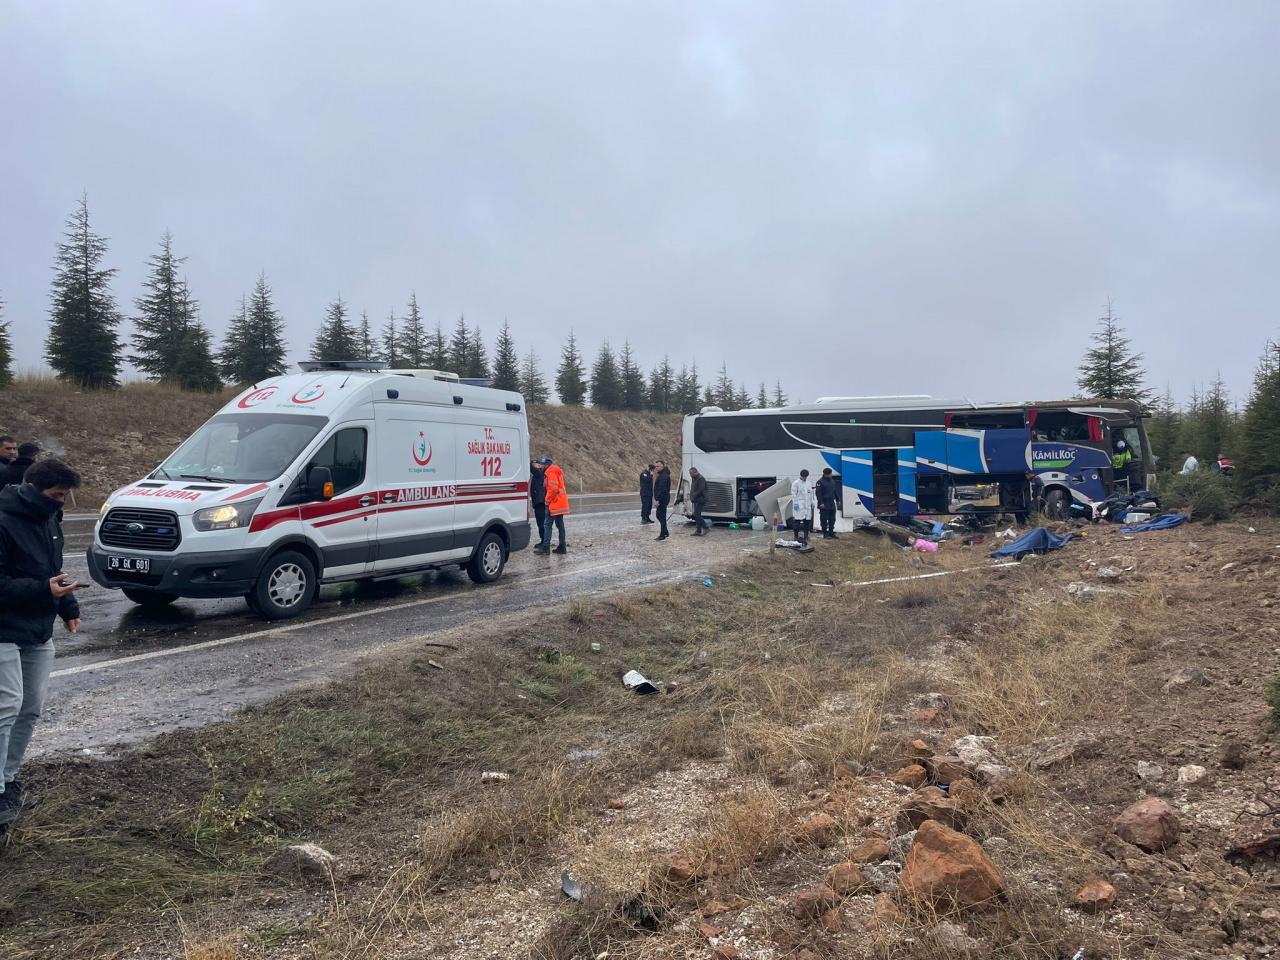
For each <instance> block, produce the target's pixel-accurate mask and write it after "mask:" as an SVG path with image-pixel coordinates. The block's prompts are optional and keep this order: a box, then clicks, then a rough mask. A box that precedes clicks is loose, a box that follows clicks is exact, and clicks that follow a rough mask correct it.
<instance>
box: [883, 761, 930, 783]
mask: <svg viewBox="0 0 1280 960" xmlns="http://www.w3.org/2000/svg"><path fill="white" fill-rule="evenodd" d="M889 779H890V780H892V781H893V782H894V783H900V784H902V785H903V786H904V787H910V788H911V789H912V790H914V789H915V788H916V787H923V786H924V785H925V784H926V783H928V782H929V771H928V770H926V769H925V768H924V767H922V766H920V764H918V763H909V764H907V765H906V766H905V767H903V768H902V769H901V770H899V771H898V772H897V773H895V774H894V775H893V776H892V777H890V778H889Z"/></svg>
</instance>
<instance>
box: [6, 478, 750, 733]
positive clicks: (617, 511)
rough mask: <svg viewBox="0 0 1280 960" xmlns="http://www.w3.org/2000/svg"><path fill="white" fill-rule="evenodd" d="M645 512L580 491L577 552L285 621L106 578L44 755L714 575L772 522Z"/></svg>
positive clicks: (69, 654)
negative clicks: (547, 615)
mask: <svg viewBox="0 0 1280 960" xmlns="http://www.w3.org/2000/svg"><path fill="white" fill-rule="evenodd" d="M638 521H639V515H638V509H637V507H636V504H635V498H634V497H633V496H631V495H608V496H599V497H593V498H582V497H579V498H575V501H574V514H573V515H572V516H571V517H570V519H569V524H568V527H569V531H568V532H569V550H570V552H569V554H568V555H567V556H551V557H545V556H540V555H536V554H534V553H533V552H532V551H529V550H525V551H521V552H520V553H517V554H515V555H514V556H513V557H512V558H511V561H510V563H509V564H508V565H507V568H506V571H505V573H504V574H503V577H502V579H501V580H500V581H499V582H498V583H496V584H492V585H490V586H486V587H477V586H476V585H474V584H472V583H471V581H470V580H469V579H468V578H467V576H466V574H465V573H464V572H462V571H460V570H457V569H456V568H451V569H449V570H445V571H438V572H435V573H432V574H428V575H427V576H425V577H419V578H413V579H411V580H402V581H394V582H388V583H381V584H366V585H359V586H357V585H345V586H343V587H334V588H326V589H325V590H324V591H323V592H322V594H321V600H320V602H318V603H317V604H316V605H315V606H314V607H313V608H312V609H311V610H310V611H308V613H307V614H306V615H305V616H303V617H300V618H299V619H297V620H291V621H286V622H284V623H283V624H273V623H269V622H267V621H264V620H262V619H261V618H259V617H257V616H255V615H253V614H251V613H250V612H249V610H248V608H247V607H246V606H245V604H244V601H243V600H240V599H234V600H179V601H178V602H177V603H175V604H174V605H173V606H172V607H170V608H168V609H165V610H163V611H159V612H153V611H144V610H142V609H141V608H139V607H135V606H134V605H133V604H131V603H130V602H129V601H127V600H126V599H125V598H124V597H123V595H122V594H120V593H118V592H117V591H112V590H104V589H102V588H100V587H97V586H96V585H95V586H94V587H92V588H90V589H86V590H85V591H83V593H82V594H81V595H80V601H81V611H82V619H83V623H84V625H83V629H82V631H81V633H80V634H78V635H74V636H73V635H70V634H66V633H64V632H62V630H61V627H59V628H57V630H58V632H57V633H56V634H55V642H56V644H57V647H58V657H57V661H56V663H55V664H54V672H53V680H52V685H51V689H50V693H49V698H48V702H47V704H46V707H45V712H44V718H43V719H42V721H41V723H40V725H39V727H38V728H37V732H36V736H35V739H34V740H33V742H32V745H31V750H30V755H41V754H48V753H51V752H63V751H79V752H84V753H90V754H104V753H107V752H109V749H110V748H111V747H112V746H113V745H117V744H128V743H134V742H137V741H139V740H142V739H144V738H146V737H147V736H150V735H152V734H155V733H159V732H162V731H165V730H172V729H175V728H177V727H181V726H198V725H202V724H205V723H209V722H213V721H216V720H220V719H224V718H225V717H227V716H229V715H230V714H231V713H233V712H234V711H235V710H237V709H239V708H240V707H243V706H245V705H248V704H252V703H256V702H260V701H262V700H265V699H268V698H270V697H272V696H274V695H276V694H279V693H281V692H283V691H285V690H288V689H290V688H292V687H295V686H299V685H302V684H309V683H316V682H320V681H323V680H324V679H326V678H328V677H330V676H332V675H333V674H334V673H335V672H336V671H338V670H340V669H342V668H343V667H344V666H347V665H349V664H351V663H352V662H353V661H355V660H357V659H359V658H361V657H364V656H368V655H370V654H374V653H377V652H378V651H379V650H381V649H384V648H386V647H387V646H389V645H394V644H399V643H403V642H405V641H408V640H413V639H421V638H424V637H428V636H430V635H431V634H433V633H436V632H439V631H443V630H448V629H451V628H454V627H459V626H465V625H467V624H469V623H471V622H474V621H477V620H479V619H481V618H484V619H492V618H493V617H494V616H495V615H502V614H508V613H517V612H520V611H524V610H528V609H530V608H534V607H539V606H546V605H550V604H554V603H558V602H560V601H562V600H565V599H569V598H571V597H576V596H585V595H592V594H601V593H609V592H616V591H620V590H625V589H628V588H632V587H636V586H641V585H646V584H650V583H658V582H664V581H671V580H678V579H681V578H685V577H698V578H701V576H703V575H704V571H706V570H707V569H708V568H709V567H711V566H712V565H714V564H716V563H718V562H722V561H723V560H724V559H725V558H726V557H729V556H737V555H739V554H740V552H741V549H742V548H743V547H746V546H749V545H751V544H759V543H763V542H765V541H766V540H767V536H768V535H767V534H754V533H751V532H749V531H745V530H740V531H730V530H727V529H720V530H717V531H715V532H714V533H713V534H712V535H711V536H710V537H707V538H706V539H699V540H695V539H692V538H690V537H689V536H688V534H689V528H688V527H687V526H685V524H684V523H683V522H678V523H676V524H674V525H673V527H672V532H673V537H672V539H671V540H669V541H667V542H666V543H661V544H659V543H655V542H654V540H653V538H654V536H656V532H655V531H656V529H657V528H656V527H655V526H645V527H642V526H641V525H640V524H639V522H638ZM92 526H93V525H92V522H91V521H89V520H79V519H75V518H68V522H67V524H66V533H67V546H68V549H67V557H68V559H67V563H66V572H67V573H68V574H71V575H72V576H75V577H77V578H80V579H87V578H88V571H87V569H86V566H85V562H84V549H85V548H86V547H87V545H88V543H89V540H90V538H91V537H92Z"/></svg>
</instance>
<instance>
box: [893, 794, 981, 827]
mask: <svg viewBox="0 0 1280 960" xmlns="http://www.w3.org/2000/svg"><path fill="white" fill-rule="evenodd" d="M968 819H969V817H968V814H967V813H966V812H965V810H964V808H963V807H962V806H960V804H959V803H958V802H957V801H955V800H952V799H951V798H950V797H948V796H947V795H946V794H945V793H943V792H942V791H941V790H939V789H938V788H937V787H924V788H922V789H920V790H917V791H916V792H915V793H913V794H911V796H909V797H907V798H906V800H904V801H903V803H902V806H901V807H900V808H899V810H898V817H897V824H898V829H899V830H901V831H902V832H903V833H906V832H907V831H908V830H915V829H917V828H919V826H920V824H922V823H924V822H925V821H926V820H936V821H938V822H939V823H942V824H945V825H946V826H948V827H950V828H952V829H953V830H960V829H963V827H964V825H965V824H966V823H967V822H968Z"/></svg>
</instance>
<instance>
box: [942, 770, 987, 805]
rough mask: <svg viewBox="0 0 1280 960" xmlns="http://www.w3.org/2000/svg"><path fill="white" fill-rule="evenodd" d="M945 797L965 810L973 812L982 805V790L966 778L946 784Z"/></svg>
mask: <svg viewBox="0 0 1280 960" xmlns="http://www.w3.org/2000/svg"><path fill="white" fill-rule="evenodd" d="M947 796H948V797H949V798H950V799H952V800H954V801H955V802H956V803H958V804H960V806H961V807H963V808H964V809H965V810H968V811H973V810H976V809H978V807H979V805H980V804H981V803H982V788H981V787H980V786H978V784H977V783H975V782H974V781H973V780H970V779H969V778H968V777H961V778H960V779H958V780H952V781H951V782H950V783H949V784H947Z"/></svg>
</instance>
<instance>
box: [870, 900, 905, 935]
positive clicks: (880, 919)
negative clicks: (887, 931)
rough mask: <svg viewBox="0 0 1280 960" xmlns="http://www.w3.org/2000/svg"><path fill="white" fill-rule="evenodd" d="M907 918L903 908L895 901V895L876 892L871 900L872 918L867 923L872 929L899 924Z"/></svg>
mask: <svg viewBox="0 0 1280 960" xmlns="http://www.w3.org/2000/svg"><path fill="white" fill-rule="evenodd" d="M905 919H906V918H905V917H904V916H903V913H902V910H901V909H900V908H899V907H898V905H897V904H896V903H894V902H893V897H891V896H889V895H888V894H887V893H880V894H876V896H875V898H874V899H873V900H872V901H871V920H870V921H869V922H868V924H867V925H868V926H869V927H870V928H871V929H872V930H879V929H882V928H884V927H890V926H897V925H898V924H900V923H902V922H903V920H905Z"/></svg>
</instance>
